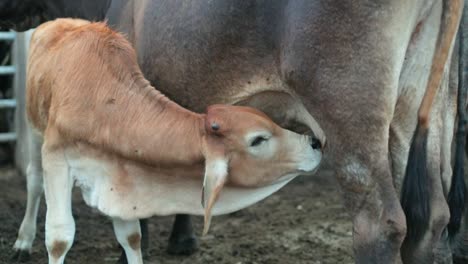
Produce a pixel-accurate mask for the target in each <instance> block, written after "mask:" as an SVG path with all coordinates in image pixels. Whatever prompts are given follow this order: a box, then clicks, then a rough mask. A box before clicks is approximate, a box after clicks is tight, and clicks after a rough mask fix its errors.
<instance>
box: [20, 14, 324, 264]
mask: <svg viewBox="0 0 468 264" xmlns="http://www.w3.org/2000/svg"><path fill="white" fill-rule="evenodd" d="M70 50H73V52H72V53H70ZM26 102H27V103H26V108H27V116H28V120H29V123H30V126H31V128H32V129H33V130H34V132H33V133H31V134H33V137H32V138H31V140H32V142H33V144H34V145H36V146H38V148H37V149H36V150H35V151H34V152H36V157H35V159H34V160H32V161H31V165H30V173H31V175H28V180H29V179H31V178H33V177H41V175H43V178H44V183H43V184H44V190H45V197H46V203H47V214H46V247H47V251H48V253H49V263H57V264H58V263H63V262H64V259H65V255H66V253H67V251H68V250H69V249H70V247H71V245H72V242H73V238H74V232H75V225H74V220H73V216H72V211H71V195H72V193H71V190H72V187H73V184H74V182H75V181H76V184H77V185H78V186H80V188H81V189H82V193H83V197H84V200H85V201H86V203H87V204H88V205H89V206H92V207H94V208H97V209H98V210H99V211H100V212H101V213H103V214H105V215H108V216H110V217H111V218H112V222H113V225H114V231H115V234H116V237H117V240H118V241H119V243H120V244H121V246H122V247H123V248H124V250H125V253H126V257H127V260H128V262H129V263H134V264H136V263H143V259H142V254H141V250H140V237H141V233H140V227H139V222H138V219H139V218H143V217H149V216H152V215H156V214H158V215H168V214H174V213H190V214H200V215H204V217H205V226H204V229H203V233H204V234H206V233H207V232H208V229H209V226H210V222H211V216H212V215H213V214H225V213H230V212H234V211H237V210H239V209H242V208H244V207H246V206H249V205H251V204H253V203H255V202H257V201H259V200H260V199H263V198H265V197H266V196H268V195H270V194H271V193H272V192H274V191H276V190H278V189H279V188H281V187H282V186H284V185H285V184H286V183H287V182H289V181H290V180H291V179H293V178H294V177H296V176H297V175H299V174H304V173H313V172H314V171H316V169H317V168H318V165H319V164H320V161H321V158H322V152H321V145H322V144H323V143H324V142H321V141H319V140H318V139H317V138H314V137H311V136H308V135H301V134H297V133H294V132H292V131H289V130H285V129H282V128H280V127H279V126H278V125H276V124H275V123H274V122H272V121H271V120H270V119H269V118H268V117H267V116H266V115H265V114H264V113H262V112H260V111H258V110H255V109H253V108H250V107H241V106H228V105H212V106H209V107H208V109H207V110H206V114H197V113H194V112H191V111H188V110H187V109H185V108H183V107H181V106H179V105H178V104H176V103H174V102H173V101H171V100H170V99H169V98H167V97H166V96H164V95H163V94H161V93H160V92H158V91H157V90H156V89H155V88H154V87H153V86H151V85H150V84H149V82H148V81H146V79H144V77H143V74H142V73H141V71H140V69H139V66H138V63H137V60H136V54H135V52H134V50H133V48H132V47H131V44H130V43H129V42H128V41H127V40H126V39H125V38H124V37H123V36H122V35H121V34H118V33H116V32H115V31H112V30H111V29H110V28H109V27H107V26H106V25H105V24H103V23H90V22H88V21H85V20H80V19H57V20H54V21H51V22H47V23H44V24H42V25H41V26H39V27H38V28H37V29H36V30H35V32H34V33H33V35H32V38H31V45H30V53H29V57H28V76H27V97H26ZM312 133H314V134H315V133H317V134H319V135H320V134H321V133H322V132H321V131H320V130H317V131H312ZM39 152H40V154H38V153H39ZM42 172H43V173H42ZM203 174H204V177H202V175H203ZM35 181H40V180H38V179H36V180H35ZM38 188H42V186H40V185H38ZM38 193H39V194H40V191H38V190H34V191H33V195H35V197H33V198H32V199H31V200H32V201H33V204H35V205H37V204H38V200H39V196H38V195H37V194H38ZM200 194H201V195H200ZM197 198H198V199H197ZM200 198H201V199H200ZM28 200H29V199H28ZM34 211H36V212H37V209H35V210H34ZM27 229H31V228H27Z"/></svg>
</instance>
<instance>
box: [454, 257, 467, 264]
mask: <svg viewBox="0 0 468 264" xmlns="http://www.w3.org/2000/svg"><path fill="white" fill-rule="evenodd" d="M466 263H468V256H453V264H466Z"/></svg>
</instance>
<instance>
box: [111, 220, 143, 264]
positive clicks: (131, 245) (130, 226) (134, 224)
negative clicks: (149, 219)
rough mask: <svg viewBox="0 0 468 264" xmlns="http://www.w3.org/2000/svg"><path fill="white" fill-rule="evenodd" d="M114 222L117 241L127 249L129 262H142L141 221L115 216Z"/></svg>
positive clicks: (130, 263)
mask: <svg viewBox="0 0 468 264" xmlns="http://www.w3.org/2000/svg"><path fill="white" fill-rule="evenodd" d="M112 224H113V225H114V232H115V236H116V237H117V241H119V244H120V245H121V246H122V248H123V249H124V251H125V255H126V257H127V262H128V263H129V264H142V263H143V257H142V254H141V231H140V222H139V221H138V220H130V221H125V220H122V219H120V218H113V219H112Z"/></svg>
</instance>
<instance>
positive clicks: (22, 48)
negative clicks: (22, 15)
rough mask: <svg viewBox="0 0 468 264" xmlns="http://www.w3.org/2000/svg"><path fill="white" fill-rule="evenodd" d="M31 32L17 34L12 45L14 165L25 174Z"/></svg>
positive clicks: (27, 150)
mask: <svg viewBox="0 0 468 264" xmlns="http://www.w3.org/2000/svg"><path fill="white" fill-rule="evenodd" d="M32 32H33V30H28V31H26V32H22V33H17V35H16V41H15V42H14V44H13V56H12V59H13V65H15V66H16V74H15V78H14V80H13V87H14V96H15V99H16V111H15V128H14V131H15V132H16V135H17V140H16V148H15V164H16V167H17V168H18V170H19V171H20V172H21V173H23V174H25V173H26V168H27V166H28V163H29V140H28V137H27V135H28V133H30V131H29V130H28V129H27V124H26V111H25V99H26V98H25V97H26V93H25V92H26V65H27V57H28V49H29V41H30V39H31V34H32Z"/></svg>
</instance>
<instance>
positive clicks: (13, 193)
mask: <svg viewBox="0 0 468 264" xmlns="http://www.w3.org/2000/svg"><path fill="white" fill-rule="evenodd" d="M25 190H26V180H25V178H24V177H22V176H19V175H17V174H16V173H15V171H14V170H12V169H11V168H2V169H1V172H0V263H12V262H11V261H9V256H10V254H11V253H12V251H11V248H12V245H13V243H14V241H15V239H16V234H17V230H18V227H19V225H20V224H21V220H22V217H23V213H24V209H25V205H26V191H25ZM73 215H74V216H75V221H76V230H77V231H76V236H75V242H74V245H73V247H72V249H71V250H70V252H69V253H68V255H67V259H66V263H67V264H72V263H114V262H116V260H117V258H118V256H119V254H120V251H119V249H118V246H117V241H116V240H115V238H114V233H113V230H112V227H111V222H110V220H109V219H108V218H106V217H105V216H103V215H99V214H98V213H96V212H94V211H92V210H91V209H90V208H89V207H87V206H86V205H85V204H84V202H83V201H82V199H81V195H80V193H79V190H78V189H75V197H74V202H73ZM44 216H45V204H44V202H43V201H42V204H41V209H40V213H39V222H38V234H37V237H36V241H35V242H34V247H33V252H32V258H31V260H30V261H29V262H27V263H47V252H46V249H45V246H44ZM172 221H173V217H154V218H152V219H150V221H149V229H150V248H149V257H148V259H147V260H146V262H145V263H161V264H166V263H167V264H175V263H190V264H196V263H218V264H228V263H229V264H231V263H232V264H241V263H242V264H248V263H250V264H254V263H258V264H260V263H268V264H275V263H281V264H290V263H291V264H300V263H311V264H319V263H323V264H326V263H333V264H335V263H339V264H347V263H352V262H353V261H352V251H351V243H352V241H351V222H350V221H349V217H348V215H347V214H346V212H345V210H344V208H343V205H342V201H341V196H340V192H339V188H338V186H337V183H336V181H335V179H334V178H333V176H332V175H331V173H329V172H328V171H322V172H321V173H319V174H318V175H316V176H315V177H309V178H305V177H302V178H297V179H295V180H294V181H292V182H291V183H289V184H288V185H287V186H286V187H284V188H283V189H281V190H280V191H279V192H277V193H276V194H274V195H272V196H270V197H269V198H267V199H266V200H263V201H261V202H260V203H258V204H256V205H254V206H252V207H249V208H247V209H244V210H241V211H239V212H236V213H234V214H231V215H227V216H220V217H215V218H214V219H213V222H212V227H211V229H210V232H209V234H208V235H207V236H206V237H204V238H201V239H200V249H199V250H198V252H196V253H195V254H193V255H192V256H189V257H176V256H171V255H168V254H167V253H166V252H165V248H166V244H167V239H168V237H169V232H170V228H171V225H172ZM195 227H196V231H197V234H200V233H201V231H202V218H201V217H196V219H195Z"/></svg>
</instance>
